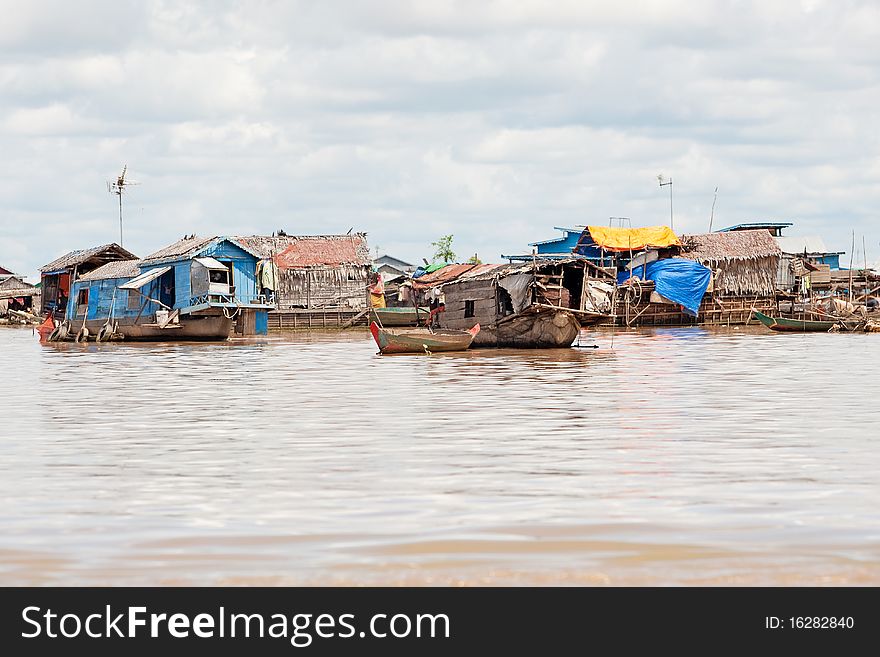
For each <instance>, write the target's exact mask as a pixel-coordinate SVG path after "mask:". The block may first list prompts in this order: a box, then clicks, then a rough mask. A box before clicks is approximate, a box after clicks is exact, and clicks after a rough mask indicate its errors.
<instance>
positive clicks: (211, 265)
mask: <svg viewBox="0 0 880 657" xmlns="http://www.w3.org/2000/svg"><path fill="white" fill-rule="evenodd" d="M193 260H194V261H195V262H197V263H199V264H200V265H201V266H202V267H204V268H205V269H223V270H225V269H227V267H226V265H224V264H223V263H222V262H220V261H219V260H216V259H214V258H209V257H207V256H202V257H201V258H193Z"/></svg>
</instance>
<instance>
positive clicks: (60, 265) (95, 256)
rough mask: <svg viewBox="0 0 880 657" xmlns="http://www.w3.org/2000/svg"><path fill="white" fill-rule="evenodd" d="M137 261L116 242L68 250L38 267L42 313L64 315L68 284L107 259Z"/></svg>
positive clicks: (67, 297)
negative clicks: (68, 251)
mask: <svg viewBox="0 0 880 657" xmlns="http://www.w3.org/2000/svg"><path fill="white" fill-rule="evenodd" d="M120 260H137V256H136V255H134V254H133V253H131V252H130V251H127V250H126V249H123V248H122V247H121V246H119V245H118V244H104V245H102V246H95V247H92V248H90V249H82V250H79V251H71V252H70V253H67V254H65V255H63V256H61V257H60V258H58V259H57V260H53V261H52V262H50V263H49V264H48V265H44V266H43V267H41V268H40V284H41V288H42V292H43V294H42V301H41V308H40V311H41V313H42V314H51V315H53V316H55V317H57V318H59V319H61V318H62V317H64V314H65V312H66V311H67V305H68V300H69V298H70V287H71V284H72V283H73V281H74V280H76V278H77V277H78V276H82V275H84V274H88V273H89V272H91V271H94V270H95V269H97V268H98V267H102V266H103V265H105V264H107V263H108V262H117V261H120Z"/></svg>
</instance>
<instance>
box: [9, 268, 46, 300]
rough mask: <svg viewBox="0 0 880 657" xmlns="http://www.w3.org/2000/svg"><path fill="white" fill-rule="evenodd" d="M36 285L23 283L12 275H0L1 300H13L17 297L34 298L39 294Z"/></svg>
mask: <svg viewBox="0 0 880 657" xmlns="http://www.w3.org/2000/svg"><path fill="white" fill-rule="evenodd" d="M39 292H40V291H39V289H38V288H37V286H36V285H31V284H30V283H28V282H26V281H23V280H22V279H21V278H19V277H18V276H14V275H12V274H0V299H12V298H15V297H32V296H34V295H36V294H39Z"/></svg>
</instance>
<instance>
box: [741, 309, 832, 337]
mask: <svg viewBox="0 0 880 657" xmlns="http://www.w3.org/2000/svg"><path fill="white" fill-rule="evenodd" d="M754 313H755V319H757V320H758V321H759V322H761V323H762V324H763V325H764V326H766V327H767V328H768V329H770V330H771V331H784V332H789V333H808V332H813V333H823V332H824V333H827V332H828V331H830V330H831V329H832V328H833V327H835V326H838V325H843V326H845V327H847V328H849V325H848V324H847V323H846V322H843V321H840V320H837V321H832V320H815V319H789V318H787V317H770V316H769V315H765V314H764V313H761V312H758V311H757V310H755V311H754Z"/></svg>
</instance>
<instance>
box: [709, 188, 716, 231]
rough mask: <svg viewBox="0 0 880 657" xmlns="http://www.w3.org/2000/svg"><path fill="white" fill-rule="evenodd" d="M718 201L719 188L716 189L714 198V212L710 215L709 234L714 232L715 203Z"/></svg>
mask: <svg viewBox="0 0 880 657" xmlns="http://www.w3.org/2000/svg"><path fill="white" fill-rule="evenodd" d="M717 200H718V187H717V186H716V187H715V196H714V197H713V198H712V212H711V213H710V214H709V232H710V233H711V232H712V222H713V221H714V220H715V201H717Z"/></svg>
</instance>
